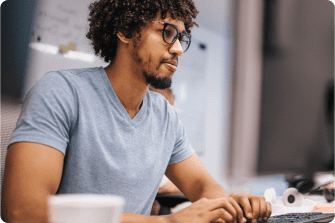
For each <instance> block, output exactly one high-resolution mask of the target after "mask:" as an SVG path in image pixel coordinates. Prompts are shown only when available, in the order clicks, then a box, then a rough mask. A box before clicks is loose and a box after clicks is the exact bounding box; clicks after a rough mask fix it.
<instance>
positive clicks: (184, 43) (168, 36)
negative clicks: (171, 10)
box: [163, 24, 190, 52]
mask: <svg viewBox="0 0 335 223" xmlns="http://www.w3.org/2000/svg"><path fill="white" fill-rule="evenodd" d="M178 34H179V33H178V30H177V28H176V27H174V26H172V25H170V24H166V26H165V27H164V30H163V37H164V41H165V42H167V43H169V44H172V43H174V42H175V41H176V39H177V38H178ZM179 42H180V45H181V48H182V49H183V51H184V52H186V50H187V48H188V46H189V44H190V38H189V36H186V35H183V36H182V37H181V39H179Z"/></svg>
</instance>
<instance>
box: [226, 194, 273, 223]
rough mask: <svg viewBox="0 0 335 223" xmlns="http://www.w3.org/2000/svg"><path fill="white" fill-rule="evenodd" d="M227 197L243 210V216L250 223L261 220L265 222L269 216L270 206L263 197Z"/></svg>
mask: <svg viewBox="0 0 335 223" xmlns="http://www.w3.org/2000/svg"><path fill="white" fill-rule="evenodd" d="M229 197H230V198H233V199H234V200H235V201H236V202H237V203H238V204H239V205H240V206H241V207H242V208H243V211H244V215H245V216H246V218H248V219H250V220H252V223H257V221H259V222H261V221H262V220H264V221H267V220H268V218H269V217H270V215H271V211H272V210H271V204H270V203H269V202H266V201H265V198H264V197H263V196H254V195H250V194H245V193H242V194H234V193H232V194H231V195H229Z"/></svg>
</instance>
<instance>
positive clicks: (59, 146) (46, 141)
mask: <svg viewBox="0 0 335 223" xmlns="http://www.w3.org/2000/svg"><path fill="white" fill-rule="evenodd" d="M17 142H32V143H38V144H42V145H46V146H49V147H52V148H54V149H56V150H58V151H60V152H61V153H63V154H64V155H65V151H66V146H67V145H66V143H64V142H59V141H57V140H53V139H50V138H46V137H35V138H34V139H32V138H31V136H30V137H29V136H23V137H22V136H21V137H13V138H12V139H11V140H10V142H9V144H8V146H10V145H11V144H14V143H17Z"/></svg>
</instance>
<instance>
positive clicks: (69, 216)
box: [48, 194, 125, 223]
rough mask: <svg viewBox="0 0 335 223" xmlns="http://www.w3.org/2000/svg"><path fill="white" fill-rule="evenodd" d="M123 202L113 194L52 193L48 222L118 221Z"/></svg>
mask: <svg viewBox="0 0 335 223" xmlns="http://www.w3.org/2000/svg"><path fill="white" fill-rule="evenodd" d="M124 204H125V202H124V199H123V198H122V197H120V196H115V195H101V194H61V195H53V196H50V197H49V199H48V214H49V222H52V223H85V222H87V223H88V222H89V223H98V222H99V223H105V222H106V223H107V222H108V223H119V222H120V221H121V213H122V211H123V208H124Z"/></svg>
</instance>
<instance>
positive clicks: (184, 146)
mask: <svg viewBox="0 0 335 223" xmlns="http://www.w3.org/2000/svg"><path fill="white" fill-rule="evenodd" d="M176 123H177V126H176V142H175V146H174V149H173V152H172V155H171V158H170V161H169V165H170V164H174V163H178V162H181V161H183V160H185V159H187V158H189V157H190V156H192V155H193V154H194V153H195V151H194V149H193V148H192V146H191V143H190V142H189V140H188V138H187V135H186V131H185V127H184V125H183V124H182V123H181V121H180V119H179V118H178V115H177V122H176Z"/></svg>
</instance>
